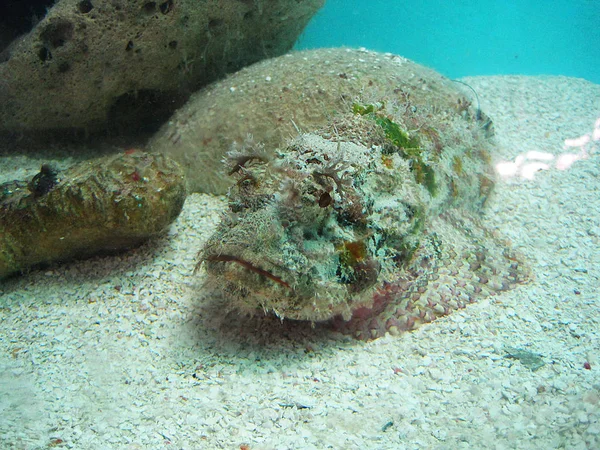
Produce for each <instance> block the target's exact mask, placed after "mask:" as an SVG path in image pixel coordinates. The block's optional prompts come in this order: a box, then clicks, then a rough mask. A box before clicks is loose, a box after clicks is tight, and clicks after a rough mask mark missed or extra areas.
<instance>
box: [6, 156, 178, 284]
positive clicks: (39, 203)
mask: <svg viewBox="0 0 600 450" xmlns="http://www.w3.org/2000/svg"><path fill="white" fill-rule="evenodd" d="M184 200H185V183H184V176H183V171H182V170H181V168H180V167H179V165H178V164H177V163H175V162H174V161H172V160H170V159H169V158H167V157H165V156H163V155H159V154H148V153H145V152H142V151H128V152H125V153H121V154H118V155H111V156H106V157H101V158H97V159H94V160H92V161H85V162H81V163H79V164H76V165H75V166H73V167H71V168H69V169H66V170H64V171H58V170H56V169H55V168H53V167H51V166H50V165H47V164H44V165H43V166H42V168H41V170H40V172H39V173H38V174H37V175H35V176H34V177H33V178H32V179H31V181H29V182H28V183H27V182H20V181H14V182H10V183H5V184H3V185H0V278H2V277H5V276H7V275H10V274H13V273H17V272H22V271H24V270H27V269H28V268H29V267H32V266H35V265H39V264H47V263H52V262H56V261H64V260H68V259H71V258H81V257H86V256H91V255H95V254H97V253H102V252H114V251H117V250H122V249H125V248H131V247H134V246H136V245H139V244H140V243H141V242H143V241H144V240H146V239H148V238H149V237H151V236H154V235H156V234H158V233H160V232H161V231H163V230H164V229H165V228H166V227H167V226H168V225H169V224H170V223H171V222H172V221H173V220H175V219H176V218H177V216H178V215H179V213H180V212H181V208H182V207H183V202H184Z"/></svg>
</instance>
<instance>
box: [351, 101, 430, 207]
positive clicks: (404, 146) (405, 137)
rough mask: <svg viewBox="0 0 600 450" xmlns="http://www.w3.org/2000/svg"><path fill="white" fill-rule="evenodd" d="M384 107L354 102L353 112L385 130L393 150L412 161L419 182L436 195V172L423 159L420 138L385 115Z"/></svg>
mask: <svg viewBox="0 0 600 450" xmlns="http://www.w3.org/2000/svg"><path fill="white" fill-rule="evenodd" d="M384 107H385V105H384V104H369V105H361V104H359V103H354V104H353V105H352V112H353V113H354V114H358V115H361V116H366V117H368V118H371V119H372V120H374V121H375V123H376V124H377V125H378V126H379V127H380V128H381V129H382V130H383V132H384V134H385V137H386V138H387V139H388V140H389V141H390V142H391V143H392V144H393V146H394V149H393V151H396V152H398V153H399V154H400V155H402V157H403V158H405V159H407V160H409V161H410V164H411V170H412V173H413V175H414V176H415V179H416V181H417V183H419V184H421V185H423V186H425V188H426V189H427V190H428V191H429V193H430V194H431V195H433V196H435V195H436V193H437V183H436V180H435V173H434V170H433V169H432V167H431V166H430V165H428V164H427V163H425V161H423V155H422V154H423V150H422V148H421V146H420V143H419V140H418V139H417V138H416V137H415V136H410V135H409V134H408V132H406V131H404V130H402V128H401V127H400V125H398V124H397V123H396V122H394V121H392V120H391V119H389V118H388V117H386V116H384V115H383V114H382V113H381V112H380V111H382V109H383V108H384Z"/></svg>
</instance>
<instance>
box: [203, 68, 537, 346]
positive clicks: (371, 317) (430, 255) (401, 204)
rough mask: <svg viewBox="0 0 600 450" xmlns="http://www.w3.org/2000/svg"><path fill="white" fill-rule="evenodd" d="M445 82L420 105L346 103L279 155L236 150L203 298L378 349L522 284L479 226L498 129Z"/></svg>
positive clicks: (512, 260)
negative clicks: (490, 134)
mask: <svg viewBox="0 0 600 450" xmlns="http://www.w3.org/2000/svg"><path fill="white" fill-rule="evenodd" d="M437 80H438V78H435V79H434V80H430V79H420V81H418V83H419V84H421V85H422V86H433V88H432V89H431V90H429V91H428V93H424V94H421V97H420V101H419V102H418V103H416V104H413V103H412V93H411V96H410V98H409V97H408V96H402V95H399V98H398V99H396V101H395V102H390V103H387V102H376V103H368V104H363V103H354V104H350V103H348V105H347V109H348V110H349V112H347V113H345V114H338V115H337V116H335V117H334V118H332V119H331V120H330V123H329V125H327V126H324V127H321V128H320V129H318V130H317V131H314V132H312V133H304V134H301V135H299V136H298V137H297V138H296V139H294V140H293V141H292V142H290V143H289V144H288V145H286V146H282V147H281V148H280V149H278V150H276V151H273V149H266V147H265V146H263V145H261V144H257V143H255V142H254V141H252V140H251V139H249V140H247V141H246V142H245V143H244V144H243V145H240V146H237V147H235V148H234V149H233V150H232V151H231V152H230V153H229V154H228V157H227V163H228V170H229V172H230V173H231V174H232V175H233V176H234V177H235V178H236V180H237V181H236V182H235V183H234V185H233V187H232V188H231V190H230V192H229V210H230V211H229V214H228V215H226V216H225V218H224V219H223V221H222V223H221V224H220V225H219V227H218V229H217V231H216V232H215V234H214V235H213V236H212V237H211V238H210V239H209V240H208V241H207V243H206V245H205V247H204V248H203V249H202V250H201V251H200V253H199V260H200V263H199V266H198V267H201V266H203V267H205V269H206V272H207V282H206V287H207V288H208V289H210V290H212V291H215V292H217V293H218V294H217V295H221V296H223V297H224V298H225V300H226V301H227V304H228V306H229V307H230V308H231V309H234V310H238V311H240V312H241V313H244V314H252V315H254V314H265V313H267V314H275V315H277V316H278V317H280V318H281V319H294V320H306V321H312V322H323V321H331V323H332V324H333V325H334V326H335V327H336V328H337V329H338V330H341V331H343V332H346V333H350V334H352V335H354V336H356V337H358V338H361V339H372V338H376V337H379V336H382V335H383V334H384V333H385V332H386V331H389V332H390V333H392V334H395V333H399V332H401V331H403V330H410V329H413V328H415V327H416V326H418V325H419V324H421V323H425V322H430V321H432V320H434V319H435V318H436V317H438V316H441V315H445V314H448V313H449V312H450V311H452V310H455V309H458V308H462V307H464V306H465V305H467V304H469V303H471V302H473V301H475V299H477V298H478V297H482V296H486V295H490V294H493V293H495V292H498V291H503V290H506V289H509V288H511V287H513V286H514V285H515V284H517V283H520V282H523V281H525V280H526V279H527V277H528V271H527V269H526V267H525V266H524V264H523V262H522V260H521V258H520V257H518V256H517V255H516V254H515V253H514V252H513V251H511V250H510V248H509V247H508V245H507V244H506V242H504V241H503V240H502V239H501V238H499V237H498V236H496V235H495V234H494V233H492V232H490V231H488V230H486V229H485V228H483V227H482V226H481V225H480V224H479V222H478V220H477V216H478V213H479V212H480V211H481V208H482V207H483V205H484V203H485V201H486V198H487V197H488V195H489V194H490V191H491V189H492V186H493V172H492V169H491V166H490V164H489V163H490V151H491V149H492V145H491V144H490V142H489V140H488V138H487V136H486V134H487V133H486V131H487V128H488V127H489V124H487V123H482V122H481V120H478V119H479V114H477V112H476V111H475V110H474V109H473V108H470V107H468V106H465V107H464V108H463V107H461V105H460V104H458V105H457V104H456V102H455V101H448V100H447V99H448V98H451V97H450V95H449V94H450V93H449V92H447V95H442V96H440V90H438V89H435V87H436V84H435V82H437ZM445 89H448V87H447V85H446V87H445ZM415 97H417V96H416V95H415ZM426 97H429V98H430V102H429V103H426V102H424V101H423V99H424V98H426ZM440 99H441V100H440Z"/></svg>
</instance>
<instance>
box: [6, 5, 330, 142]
mask: <svg viewBox="0 0 600 450" xmlns="http://www.w3.org/2000/svg"><path fill="white" fill-rule="evenodd" d="M323 3H324V0H305V1H297V0H275V1H268V2H267V1H264V0H208V1H195V0H156V1H149V0H58V1H56V2H54V1H50V0H49V1H47V2H45V3H44V2H37V3H35V4H33V5H31V4H30V2H8V4H7V5H5V6H4V7H2V9H0V12H2V14H1V17H0V28H1V29H2V32H1V33H0V52H1V53H0V131H21V130H47V129H63V128H80V129H85V130H87V131H94V130H99V129H105V128H106V127H118V128H119V129H120V130H121V131H127V129H126V128H127V127H134V128H136V127H137V128H143V126H144V125H148V123H145V122H144V120H147V121H151V120H159V119H160V118H164V117H168V113H169V112H171V111H172V110H173V109H174V108H175V107H176V106H177V105H178V104H180V102H181V101H182V100H183V99H184V98H185V97H186V96H187V94H188V93H189V92H191V91H193V90H195V89H197V88H198V87H200V86H202V85H205V84H207V83H208V82H210V81H213V80H215V79H216V78H218V77H220V76H222V75H223V74H225V73H229V72H233V71H235V70H237V69H239V68H241V67H243V66H245V65H247V64H250V63H253V62H256V61H258V60H260V59H263V58H265V57H269V56H277V55H280V54H282V53H284V52H286V51H288V50H289V49H290V48H291V47H292V45H293V43H294V41H295V40H296V38H297V37H298V35H299V34H300V32H301V31H302V29H303V28H304V26H305V25H306V23H307V22H308V20H309V19H310V18H311V16H312V15H313V14H314V13H315V12H316V11H317V10H318V9H319V8H320V7H321V6H322V4H323ZM32 22H33V23H35V25H34V26H33V28H31V23H32ZM165 114H167V115H166V116H165Z"/></svg>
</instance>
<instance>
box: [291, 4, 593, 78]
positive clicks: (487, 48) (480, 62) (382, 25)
mask: <svg viewBox="0 0 600 450" xmlns="http://www.w3.org/2000/svg"><path fill="white" fill-rule="evenodd" d="M342 45H344V46H350V47H367V48H369V49H372V50H379V51H383V52H392V53H397V54H399V55H402V56H405V57H407V58H410V59H412V60H415V61H417V62H419V63H421V64H425V65H427V66H430V67H432V68H434V69H436V70H438V71H439V72H441V73H443V74H445V75H446V76H449V77H451V78H455V77H461V76H465V75H496V74H523V75H541V74H550V75H567V76H573V77H580V78H585V79H587V80H589V81H592V82H594V83H599V84H600V0H504V1H501V0H447V1H444V0H420V1H418V0H414V1H403V0H386V1H384V0H327V1H326V3H325V6H324V8H323V9H322V10H321V11H320V12H319V13H318V15H317V16H315V17H314V18H313V20H312V21H311V23H310V24H309V26H308V27H307V29H306V31H305V32H304V34H303V35H302V37H301V38H300V40H299V42H298V44H297V45H296V48H297V49H305V48H316V47H334V46H342Z"/></svg>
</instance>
